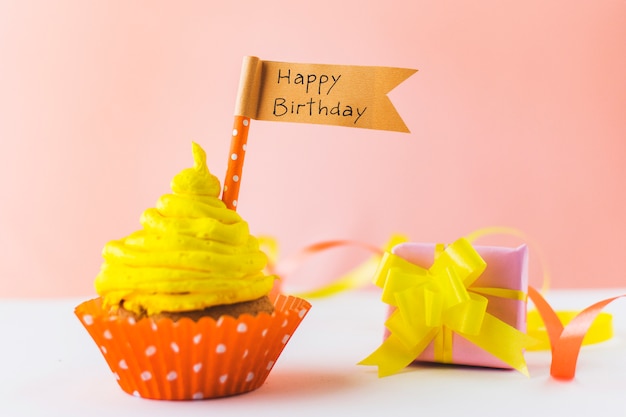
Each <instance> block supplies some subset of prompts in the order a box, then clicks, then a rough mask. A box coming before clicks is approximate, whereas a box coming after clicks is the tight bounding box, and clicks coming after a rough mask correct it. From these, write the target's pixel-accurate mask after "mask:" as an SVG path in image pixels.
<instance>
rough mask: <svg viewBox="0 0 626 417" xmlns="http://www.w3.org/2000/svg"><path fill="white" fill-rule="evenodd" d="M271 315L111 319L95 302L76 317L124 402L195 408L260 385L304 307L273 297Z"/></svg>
mask: <svg viewBox="0 0 626 417" xmlns="http://www.w3.org/2000/svg"><path fill="white" fill-rule="evenodd" d="M273 304H274V312H273V313H272V314H268V313H260V314H258V315H256V316H251V315H249V314H243V315H241V316H239V317H238V318H234V317H231V316H222V317H220V318H219V319H217V320H215V319H213V318H210V317H203V318H201V319H199V320H198V321H193V320H191V319H189V318H181V319H178V320H176V321H174V320H172V319H170V318H159V319H152V318H143V319H141V320H135V319H133V318H132V317H130V318H129V317H123V316H120V315H112V314H110V313H107V312H106V311H105V310H103V308H102V300H101V299H100V298H96V299H93V300H89V301H86V302H84V303H82V304H80V305H79V306H77V307H76V309H75V314H76V315H77V317H78V318H79V320H80V321H81V323H82V324H83V325H84V326H85V328H86V329H87V331H88V332H89V334H90V335H91V337H92V339H93V340H94V342H95V343H96V345H97V346H98V347H99V348H100V351H101V353H102V355H103V357H104V359H105V360H106V362H107V364H108V365H109V367H110V368H111V371H112V372H113V374H114V375H115V378H116V379H117V382H118V384H119V385H120V387H121V388H122V390H124V391H125V392H127V393H128V394H131V395H135V396H138V397H142V398H151V399H159V400H199V399H207V398H218V397H225V396H230V395H236V394H242V393H245V392H249V391H252V390H255V389H257V388H259V387H260V386H261V385H263V383H264V382H265V380H266V378H267V376H268V375H269V373H270V371H271V370H272V368H273V367H274V364H275V363H276V360H277V359H278V357H279V356H280V354H281V353H282V351H283V349H284V348H285V346H286V344H287V342H288V341H289V339H290V338H291V335H292V334H293V332H294V331H295V330H296V328H297V327H298V326H299V324H300V322H301V321H302V319H303V318H304V316H305V315H306V314H307V313H308V311H309V309H310V307H311V305H310V304H309V303H308V302H307V301H305V300H303V299H300V298H297V297H292V296H286V295H278V296H277V297H276V298H275V299H274V300H273Z"/></svg>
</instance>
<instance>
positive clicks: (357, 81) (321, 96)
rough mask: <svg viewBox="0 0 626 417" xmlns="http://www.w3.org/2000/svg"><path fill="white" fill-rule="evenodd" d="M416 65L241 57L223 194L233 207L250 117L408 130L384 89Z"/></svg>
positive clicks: (407, 75) (390, 88)
mask: <svg viewBox="0 0 626 417" xmlns="http://www.w3.org/2000/svg"><path fill="white" fill-rule="evenodd" d="M416 71H417V70H414V69H406V68H394V67H381V66H357V65H327V64H299V63H291V62H275V61H262V60H260V59H259V58H257V57H251V56H248V57H245V58H244V60H243V65H242V68H241V79H240V80H239V90H238V92H237V102H236V105H235V123H234V126H233V136H232V139H231V148H230V158H229V161H228V170H227V172H226V178H225V179H224V193H223V195H222V200H223V201H224V202H225V203H226V205H227V206H228V207H229V208H231V209H233V210H234V209H236V207H237V196H238V194H239V183H240V180H241V174H242V168H243V157H244V155H245V150H246V146H247V137H248V129H249V127H250V119H255V120H266V121H276V122H295V123H313V124H325V125H334V126H346V127H357V128H366V129H378V130H389V131H396V132H406V133H408V132H409V129H408V128H407V127H406V125H405V124H404V122H403V121H402V118H401V117H400V115H399V114H398V112H397V111H396V109H395V108H394V106H393V104H392V103H391V101H390V100H389V97H387V93H389V92H390V91H391V90H393V89H394V88H395V87H396V86H397V85H398V84H400V83H401V82H403V81H404V80H406V79H407V78H408V77H410V76H411V75H412V74H414V73H415V72H416Z"/></svg>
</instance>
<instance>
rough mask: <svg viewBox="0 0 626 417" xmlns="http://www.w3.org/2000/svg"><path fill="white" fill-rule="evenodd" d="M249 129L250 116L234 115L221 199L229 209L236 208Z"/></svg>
mask: <svg viewBox="0 0 626 417" xmlns="http://www.w3.org/2000/svg"><path fill="white" fill-rule="evenodd" d="M249 129H250V118H248V117H245V116H235V122H234V124H233V135H232V138H231V142H230V153H229V157H228V168H227V171H226V178H224V191H223V193H222V201H223V202H224V203H225V204H226V207H228V208H229V209H231V210H236V209H237V198H238V196H239V184H240V180H241V175H242V171H243V161H244V157H245V155H246V147H247V143H248V130H249Z"/></svg>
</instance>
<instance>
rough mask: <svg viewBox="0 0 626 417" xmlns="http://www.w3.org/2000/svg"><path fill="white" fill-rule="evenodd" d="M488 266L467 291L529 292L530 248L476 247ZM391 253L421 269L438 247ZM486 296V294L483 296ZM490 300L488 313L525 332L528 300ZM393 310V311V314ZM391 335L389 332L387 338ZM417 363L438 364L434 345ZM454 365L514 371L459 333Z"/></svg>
mask: <svg viewBox="0 0 626 417" xmlns="http://www.w3.org/2000/svg"><path fill="white" fill-rule="evenodd" d="M474 249H476V251H477V252H478V253H479V254H480V256H481V257H482V258H483V260H484V261H485V262H486V263H487V267H486V269H485V271H484V272H483V273H482V274H481V275H480V277H478V278H477V279H476V281H475V282H474V283H473V284H472V285H471V286H470V287H469V288H468V291H471V289H472V287H476V288H478V287H483V288H484V287H494V288H506V289H512V290H517V291H521V292H523V293H524V294H526V293H527V290H528V248H527V246H526V245H522V246H519V247H517V248H507V247H497V246H474ZM392 253H393V254H395V255H397V256H399V257H401V258H403V259H405V260H407V261H409V262H411V263H413V264H415V265H418V266H421V267H422V268H429V267H430V266H431V265H432V264H433V261H434V254H435V245H434V244H426V243H402V244H399V245H397V246H395V247H394V248H393V249H392ZM483 295H484V294H483ZM484 296H485V297H486V298H487V299H488V305H487V313H489V314H492V315H493V316H495V317H497V318H499V319H500V320H502V321H504V322H505V323H507V324H509V325H511V326H513V327H515V328H516V329H518V330H519V331H521V332H526V301H525V300H523V301H522V300H515V299H509V298H501V297H496V296H490V295H484ZM392 310H393V308H392V309H391V310H390V314H391V311H392ZM388 335H389V332H388V331H386V333H385V337H387V336H388ZM415 362H435V359H434V349H433V344H432V343H431V344H430V345H429V346H428V347H426V349H425V350H424V351H423V352H422V353H421V354H420V355H419V356H418V357H417V358H416V360H415ZM452 363H454V364H459V365H471V366H483V367H490V368H504V369H511V367H510V366H509V365H507V364H506V363H504V362H502V361H501V360H500V359H498V358H496V357H494V356H492V355H491V354H489V353H488V352H486V351H484V350H482V349H481V348H479V347H478V346H476V345H474V344H472V343H471V342H469V341H468V340H467V339H465V338H463V337H462V336H460V335H458V334H453V336H452Z"/></svg>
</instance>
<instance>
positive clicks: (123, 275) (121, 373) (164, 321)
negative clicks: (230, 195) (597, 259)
mask: <svg viewBox="0 0 626 417" xmlns="http://www.w3.org/2000/svg"><path fill="white" fill-rule="evenodd" d="M193 157H194V166H193V167H192V168H188V169H184V170H182V171H181V172H180V173H179V174H178V175H176V176H175V177H174V179H173V180H172V182H171V189H172V193H171V194H165V195H163V196H161V198H160V199H159V200H158V202H157V204H156V207H155V208H149V209H147V210H145V211H144V212H143V214H142V215H141V220H140V222H141V225H142V229H140V230H138V231H136V232H134V233H131V234H130V235H128V236H127V237H125V238H123V239H120V240H114V241H110V242H108V243H107V244H106V245H105V247H104V249H103V252H102V255H103V259H104V262H103V263H102V266H101V269H100V272H99V274H98V275H97V277H96V279H95V288H96V292H97V293H98V295H99V297H98V298H96V299H93V300H89V301H86V302H84V303H82V304H80V305H79V306H78V307H76V310H75V313H76V315H77V316H78V318H79V319H80V321H81V322H82V324H83V325H84V326H85V328H86V329H87V331H88V332H89V334H90V335H91V337H92V338H93V340H94V341H95V343H96V345H97V346H98V347H99V348H100V351H101V352H102V355H103V356H104V359H105V360H106V362H107V363H108V365H109V367H110V368H111V371H112V372H113V374H114V376H115V378H116V379H117V382H118V383H119V385H120V387H121V388H122V389H123V390H124V391H125V392H127V393H129V394H132V395H135V396H139V397H143V398H151V399H163V400H191V399H205V398H215V397H223V396H229V395H235V394H241V393H244V392H248V391H252V390H254V389H256V388H259V387H260V386H261V385H262V384H263V383H264V381H265V379H266V378H267V376H268V375H269V372H270V371H271V369H272V368H273V366H274V364H275V363H276V360H277V359H278V357H279V355H280V354H281V352H282V350H283V348H284V347H285V345H286V343H287V342H288V340H289V338H290V337H291V335H292V334H293V332H294V331H295V330H296V328H297V327H298V325H299V324H300V322H301V321H302V319H303V318H304V316H305V315H306V313H307V312H308V310H309V308H310V304H309V303H308V302H306V301H305V300H302V299H299V298H296V297H291V296H286V295H283V294H274V293H273V292H272V287H273V285H274V280H275V279H276V277H275V276H272V275H267V274H266V273H265V272H264V270H265V266H266V264H267V258H266V256H265V254H264V253H263V252H262V251H261V250H260V249H259V242H258V240H257V238H255V237H254V236H252V235H251V234H250V232H249V228H248V224H247V223H246V222H245V221H244V220H243V219H242V218H241V216H240V215H239V214H238V213H236V212H235V211H233V210H230V209H228V208H227V207H226V205H225V204H224V203H223V202H222V201H221V200H220V199H219V195H220V189H221V186H220V183H219V180H218V179H217V178H216V177H215V176H214V175H212V174H211V173H210V172H209V170H208V168H207V165H206V154H205V152H204V151H203V150H202V148H201V147H200V146H199V145H197V144H195V143H194V144H193Z"/></svg>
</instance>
